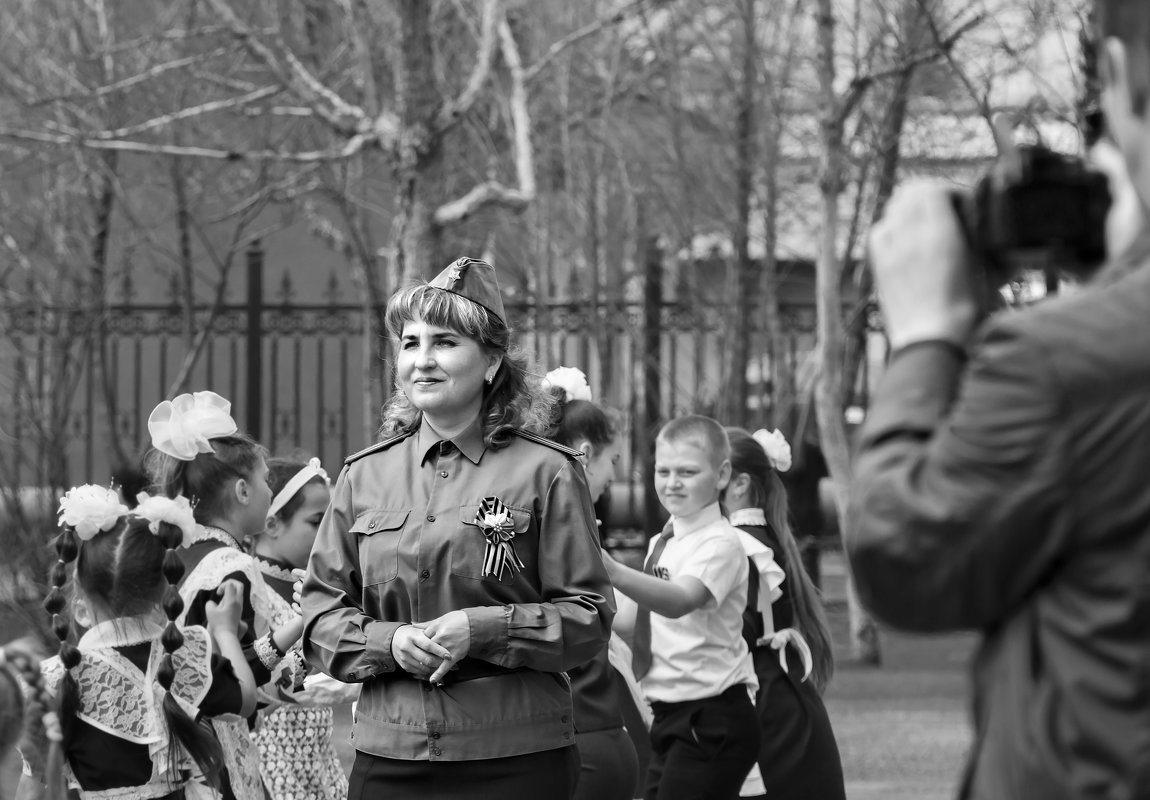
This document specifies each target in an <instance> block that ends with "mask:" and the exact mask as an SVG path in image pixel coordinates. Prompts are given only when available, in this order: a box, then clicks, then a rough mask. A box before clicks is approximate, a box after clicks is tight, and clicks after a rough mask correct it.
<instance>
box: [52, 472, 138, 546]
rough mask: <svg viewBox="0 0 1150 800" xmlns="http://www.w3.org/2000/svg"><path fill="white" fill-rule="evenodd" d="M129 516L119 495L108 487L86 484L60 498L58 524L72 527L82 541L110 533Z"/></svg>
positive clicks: (70, 490)
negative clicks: (120, 521) (119, 522)
mask: <svg viewBox="0 0 1150 800" xmlns="http://www.w3.org/2000/svg"><path fill="white" fill-rule="evenodd" d="M127 513H128V507H127V506H126V505H124V503H123V502H122V501H121V500H120V495H118V494H116V492H115V491H114V490H112V489H109V488H108V487H107V486H96V485H95V484H91V483H86V484H84V485H83V486H76V487H74V488H72V489H69V490H68V491H67V492H66V493H65V494H64V496H63V497H61V498H60V516H59V519H58V520H57V521H58V523H59V524H60V525H65V526H67V527H69V528H72V529H73V530H74V531H75V532H76V535H77V536H79V537H80V539H81V540H83V541H85V542H86V541H88V540H89V539H91V538H92V537H93V536H95V535H96V534H97V533H99V532H100V531H109V530H111V529H112V528H113V527H115V525H116V522H117V520H119V519H120V517H122V516H124V515H125V514H127Z"/></svg>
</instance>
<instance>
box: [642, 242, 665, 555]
mask: <svg viewBox="0 0 1150 800" xmlns="http://www.w3.org/2000/svg"><path fill="white" fill-rule="evenodd" d="M639 241H640V243H641V245H642V247H643V347H642V358H643V412H642V417H641V424H640V425H639V437H640V441H641V442H642V447H643V450H642V453H643V519H644V524H645V525H646V532H647V534H648V535H650V534H651V533H652V530H653V527H654V526H655V525H656V523H657V520H661V519H663V518H664V517H665V514H664V512H663V507H662V505H661V504H660V503H659V497H658V495H657V494H656V493H655V482H654V479H653V478H654V475H655V450H654V441H655V433H656V432H657V431H658V428H659V425H660V423H661V422H662V408H661V406H662V403H661V402H660V401H661V400H662V397H661V394H662V375H663V369H662V332H663V331H662V319H661V312H662V308H663V250H662V248H661V247H660V246H659V239H658V237H657V236H655V235H654V234H650V233H648V232H647V231H645V230H643V228H642V227H640V240H639Z"/></svg>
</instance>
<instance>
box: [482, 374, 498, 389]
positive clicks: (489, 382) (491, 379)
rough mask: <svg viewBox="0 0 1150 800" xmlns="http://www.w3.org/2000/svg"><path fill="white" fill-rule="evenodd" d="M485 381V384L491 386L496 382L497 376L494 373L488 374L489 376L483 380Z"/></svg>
mask: <svg viewBox="0 0 1150 800" xmlns="http://www.w3.org/2000/svg"><path fill="white" fill-rule="evenodd" d="M483 380H484V382H485V383H486V384H487V385H488V386H490V385H491V382H492V381H493V380H495V374H494V373H488V374H487V375H486V376H485V377H484V378H483Z"/></svg>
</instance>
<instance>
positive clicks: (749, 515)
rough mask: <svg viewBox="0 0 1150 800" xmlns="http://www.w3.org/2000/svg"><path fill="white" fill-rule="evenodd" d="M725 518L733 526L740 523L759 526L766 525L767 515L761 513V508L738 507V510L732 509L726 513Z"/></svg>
mask: <svg viewBox="0 0 1150 800" xmlns="http://www.w3.org/2000/svg"><path fill="white" fill-rule="evenodd" d="M727 519H729V520H730V521H731V524H732V525H734V526H735V527H739V526H742V525H754V526H757V527H759V528H765V527H767V515H766V514H764V513H763V510H762V509H761V508H740V509H739V510H738V511H732V512H731V513H730V514H728V515H727Z"/></svg>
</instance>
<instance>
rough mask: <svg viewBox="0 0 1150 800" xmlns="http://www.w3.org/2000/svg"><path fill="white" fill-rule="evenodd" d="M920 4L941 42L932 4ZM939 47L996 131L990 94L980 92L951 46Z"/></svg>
mask: <svg viewBox="0 0 1150 800" xmlns="http://www.w3.org/2000/svg"><path fill="white" fill-rule="evenodd" d="M918 5H919V7H920V8H921V9H922V15H923V19H925V20H926V24H927V27H929V28H930V35H931V36H932V37H933V38H934V41H935V42H936V43H938V42H941V41H942V33H941V31H939V29H938V23H937V22H936V21H935V19H934V14H933V13H932V12H931V9H930V4H929V3H927V2H926V0H918ZM977 19H979V20H981V17H978V18H977ZM939 49H941V50H942V52H943V54H944V55H945V56H946V63H947V64H949V65H950V68H951V69H952V70H953V71H954V74H955V75H956V76H957V77H958V79H959V80H960V81H962V85H963V86H965V87H966V91H967V93H968V94H969V95H970V99H971V100H973V101H974V102H975V104H976V105H977V106H978V113H979V115H980V116H981V117H982V118H983V119H984V120H986V124H987V125H989V126H990V130H991V131H994V114H993V112H992V110H991V108H990V100H989V97H988V95H987V94H979V92H978V88H977V87H976V86H975V85H974V81H972V80H971V79H970V76H969V75H967V74H966V70H964V69H963V68H962V65H961V64H959V63H958V61H957V60H956V59H955V57H954V54H953V53H952V52H951V51H950V48H946V49H943V48H942V46H941V44H940V45H939Z"/></svg>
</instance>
